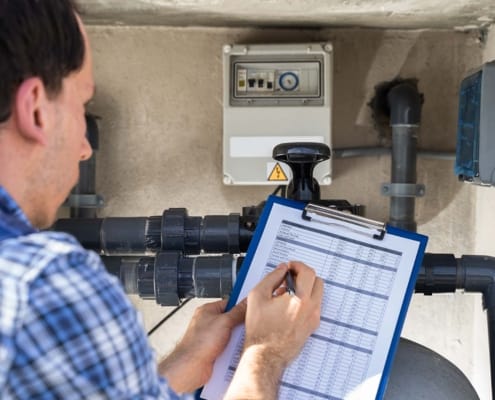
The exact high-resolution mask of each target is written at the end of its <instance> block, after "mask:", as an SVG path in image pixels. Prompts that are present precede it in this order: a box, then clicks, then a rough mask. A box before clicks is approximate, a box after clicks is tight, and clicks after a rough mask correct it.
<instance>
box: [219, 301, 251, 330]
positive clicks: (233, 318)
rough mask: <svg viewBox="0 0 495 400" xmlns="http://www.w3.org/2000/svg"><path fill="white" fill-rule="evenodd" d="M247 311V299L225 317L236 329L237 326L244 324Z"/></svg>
mask: <svg viewBox="0 0 495 400" xmlns="http://www.w3.org/2000/svg"><path fill="white" fill-rule="evenodd" d="M246 309H247V299H243V300H242V301H241V302H240V303H238V304H236V305H235V306H234V307H233V308H231V309H230V310H229V311H228V312H226V313H225V314H224V315H225V316H227V317H228V318H229V321H230V323H231V324H232V327H234V326H236V325H239V324H240V323H241V322H244V319H245V317H246Z"/></svg>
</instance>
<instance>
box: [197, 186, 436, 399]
mask: <svg viewBox="0 0 495 400" xmlns="http://www.w3.org/2000/svg"><path fill="white" fill-rule="evenodd" d="M328 210H330V209H328V208H326V207H321V206H316V208H315V207H314V206H313V205H308V206H307V207H306V205H305V204H304V203H299V202H295V201H292V200H287V199H282V198H278V197H274V196H270V197H269V198H268V200H267V203H266V205H265V208H264V210H263V213H262V215H261V218H260V220H259V222H258V226H257V228H256V231H255V234H254V237H253V239H252V240H251V243H250V246H249V249H248V252H247V254H246V258H245V259H244V262H243V265H242V267H241V271H240V273H239V276H238V277H237V280H236V283H235V286H234V289H233V292H232V295H231V297H230V300H229V305H228V306H227V308H229V307H232V306H233V305H234V304H236V303H237V302H239V301H240V300H242V299H243V298H245V297H246V296H247V294H248V293H249V291H250V290H251V289H252V288H253V287H254V286H255V285H256V284H257V283H258V282H259V281H260V280H261V279H262V278H263V276H265V275H266V274H267V273H269V272H270V271H271V270H273V268H275V267H276V266H277V265H278V264H279V263H281V262H287V261H291V260H297V261H302V262H304V263H306V264H307V265H309V266H311V267H312V268H314V269H315V270H316V274H317V275H318V276H319V277H320V278H322V279H323V281H324V295H323V303H322V308H321V319H320V327H319V328H318V329H317V330H316V331H315V332H314V333H313V334H312V335H311V336H310V337H309V339H308V340H307V342H306V344H305V345H304V347H303V349H302V351H301V353H300V354H299V356H298V357H297V358H296V359H295V360H294V361H293V362H292V363H291V364H290V365H289V366H288V367H287V368H286V370H285V372H284V374H283V376H282V379H281V382H280V389H279V393H278V398H279V399H282V400H283V399H297V400H305V399H308V400H309V399H330V400H341V399H346V400H368V399H369V400H374V399H382V398H383V396H384V394H385V389H386V383H387V379H388V377H389V375H390V369H391V366H392V361H393V357H394V355H395V351H396V349H397V345H398V342H399V338H400V331H401V329H402V325H403V323H404V319H405V316H406V312H407V307H408V305H409V302H410V300H411V296H412V294H413V292H414V286H415V282H416V276H417V274H418V272H419V268H420V266H421V262H422V258H423V254H424V251H425V248H426V243H427V237H426V236H423V235H419V234H416V233H411V232H406V231H403V230H399V229H397V228H392V227H385V225H384V224H381V223H378V222H375V221H371V220H366V219H364V218H363V219H360V218H359V217H358V220H357V222H356V220H355V219H354V217H355V216H349V215H348V214H345V213H341V212H336V213H335V211H334V210H331V212H329V213H327V211H328ZM243 338H244V327H243V326H239V327H237V328H236V329H235V330H234V331H233V333H232V336H231V340H230V342H229V344H228V346H227V347H226V349H225V351H224V352H223V354H222V355H221V356H220V357H219V358H218V359H217V361H216V363H215V366H214V370H213V375H212V377H211V379H210V381H209V382H208V383H207V384H206V385H205V387H204V389H203V391H202V393H201V398H203V399H207V400H217V399H221V398H222V397H223V394H224V393H225V392H226V390H227V388H228V385H229V383H230V381H231V379H232V377H233V375H234V372H235V369H236V366H237V364H238V363H239V359H240V356H241V352H242V347H243Z"/></svg>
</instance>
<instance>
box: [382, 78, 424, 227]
mask: <svg viewBox="0 0 495 400" xmlns="http://www.w3.org/2000/svg"><path fill="white" fill-rule="evenodd" d="M387 101H388V105H389V108H390V125H391V126H392V162H391V185H392V186H393V185H394V184H414V185H415V184H416V156H417V131H418V127H419V122H420V119H421V95H420V94H419V92H418V90H417V88H416V86H415V85H413V84H411V83H409V82H402V83H399V84H398V85H396V86H394V87H393V88H392V89H390V91H389V93H388V95H387ZM415 202H416V199H415V197H414V196H411V195H409V196H406V195H404V194H401V195H392V196H391V197H390V217H389V224H390V225H392V226H395V227H398V228H402V229H406V230H410V231H416V221H415V216H414V214H415Z"/></svg>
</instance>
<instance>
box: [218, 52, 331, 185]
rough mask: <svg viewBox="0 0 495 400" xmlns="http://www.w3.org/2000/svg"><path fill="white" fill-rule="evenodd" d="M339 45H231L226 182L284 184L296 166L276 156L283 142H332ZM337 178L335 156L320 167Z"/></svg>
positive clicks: (319, 173) (318, 173)
mask: <svg viewBox="0 0 495 400" xmlns="http://www.w3.org/2000/svg"><path fill="white" fill-rule="evenodd" d="M332 68H333V47H332V45H331V44H330V43H301V44H263V45H225V46H224V48H223V182H224V183H225V184H226V185H281V184H282V185H283V184H288V183H289V181H290V180H291V179H292V173H291V171H290V168H289V167H288V166H287V165H286V164H284V163H278V162H276V161H275V160H273V158H272V151H273V148H274V147H275V146H276V145H277V144H280V143H288V142H319V143H325V144H327V145H328V146H329V147H330V143H331V126H332V116H331V105H332V75H333V72H332ZM314 177H315V178H316V179H317V180H318V182H319V184H320V185H329V184H330V183H331V181H332V174H331V163H330V160H328V161H324V162H321V163H320V164H318V165H317V167H316V168H315V170H314Z"/></svg>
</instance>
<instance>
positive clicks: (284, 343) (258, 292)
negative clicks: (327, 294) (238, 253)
mask: <svg viewBox="0 0 495 400" xmlns="http://www.w3.org/2000/svg"><path fill="white" fill-rule="evenodd" d="M289 268H290V271H291V273H293V275H294V277H295V288H296V295H295V296H290V295H289V294H288V293H285V294H282V295H278V296H274V295H273V293H274V292H277V293H279V292H280V290H279V288H280V286H281V284H282V283H283V282H284V280H285V276H286V274H287V272H288V269H289ZM322 297H323V281H322V280H321V279H320V278H317V277H316V275H315V272H314V270H313V269H311V268H309V267H307V266H306V265H304V264H303V263H300V262H291V263H290V264H289V266H287V265H286V264H281V265H280V266H279V267H278V268H276V269H275V270H274V271H273V272H271V273H270V274H269V275H267V276H266V277H265V278H264V279H263V281H261V282H260V283H259V284H258V285H257V286H256V287H255V288H254V289H253V290H252V291H251V293H250V294H249V296H248V299H247V311H246V338H245V345H244V353H243V355H242V357H241V361H240V363H239V366H238V368H237V370H236V373H235V375H234V378H233V380H232V382H231V384H230V387H229V389H228V391H227V394H226V396H225V399H228V400H234V399H245V400H247V399H250V400H254V399H263V400H269V399H276V397H277V392H278V387H279V380H280V377H281V375H282V372H283V370H284V368H285V367H286V366H287V364H288V363H289V362H290V361H291V360H292V359H293V358H295V357H296V356H297V355H298V354H299V352H300V350H301V349H302V347H303V345H304V343H305V342H306V339H307V338H308V336H309V335H310V334H311V333H312V332H313V331H314V330H315V329H316V328H317V327H318V326H319V323H320V307H321V301H322Z"/></svg>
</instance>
